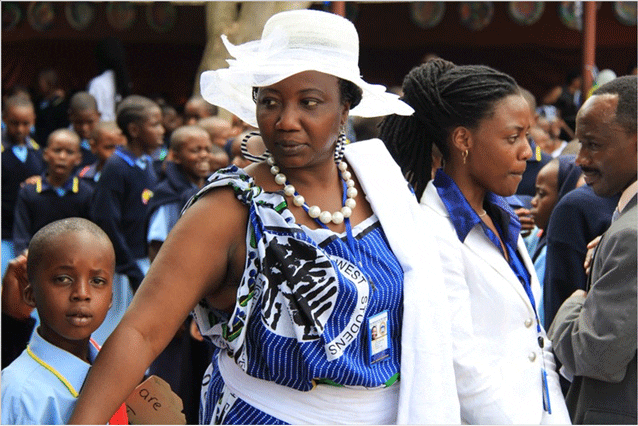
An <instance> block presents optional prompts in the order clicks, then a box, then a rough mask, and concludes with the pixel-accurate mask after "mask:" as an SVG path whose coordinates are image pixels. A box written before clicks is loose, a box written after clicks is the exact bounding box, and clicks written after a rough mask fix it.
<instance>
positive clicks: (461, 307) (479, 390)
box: [421, 181, 570, 424]
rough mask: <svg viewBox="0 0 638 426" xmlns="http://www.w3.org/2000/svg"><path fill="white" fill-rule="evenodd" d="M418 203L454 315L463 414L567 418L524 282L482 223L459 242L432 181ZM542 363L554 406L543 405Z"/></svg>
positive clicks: (478, 419) (535, 420)
mask: <svg viewBox="0 0 638 426" xmlns="http://www.w3.org/2000/svg"><path fill="white" fill-rule="evenodd" d="M421 207H422V208H423V212H424V220H425V221H426V226H427V227H429V228H430V229H431V230H432V232H434V234H435V238H436V241H437V243H438V245H439V253H440V257H441V265H442V267H443V276H444V281H445V286H446V289H447V291H448V298H449V302H450V303H449V305H450V309H451V315H452V340H453V358H454V370H455V376H456V386H457V391H458V396H459V401H460V405H461V418H462V421H463V422H464V423H470V424H522V423H524V424H543V423H570V418H569V414H568V412H567V408H566V406H565V401H564V398H563V395H562V393H561V390H560V385H559V382H558V375H557V373H556V364H555V362H554V356H553V354H552V352H551V343H550V341H549V340H548V339H547V337H546V335H545V331H544V330H541V336H542V337H543V338H544V348H541V347H540V345H539V342H538V337H539V334H538V331H537V327H536V318H535V315H534V310H533V308H532V304H531V302H530V300H529V298H528V296H527V294H526V293H525V289H524V287H523V285H522V284H521V282H520V281H519V280H518V278H517V277H516V275H515V274H514V272H513V271H512V269H511V268H510V266H509V265H508V263H507V261H506V260H505V258H504V257H503V255H502V254H501V252H500V251H499V250H498V249H497V248H496V247H495V245H494V244H493V243H492V242H491V241H490V240H489V239H488V238H487V236H486V235H485V233H484V232H483V229H482V227H481V226H480V225H476V226H474V228H472V230H471V231H470V233H469V234H468V235H467V237H466V239H465V241H464V242H461V241H460V240H459V238H458V236H457V234H456V231H455V230H454V227H453V225H452V222H451V220H450V217H449V214H448V211H447V209H446V208H445V205H444V204H443V201H442V200H441V198H440V197H439V195H438V193H437V191H436V187H435V186H434V184H433V183H432V182H431V181H430V182H429V184H428V186H427V188H426V190H425V192H424V194H423V197H422V198H421ZM518 251H519V253H520V254H521V258H522V259H523V262H524V264H525V266H526V267H527V270H528V271H530V274H531V276H532V280H531V281H532V282H531V284H532V291H533V294H534V298H535V300H539V297H540V285H539V282H538V278H537V277H536V273H535V272H534V265H533V264H532V261H531V259H530V257H529V255H528V254H527V250H526V249H525V245H524V243H523V240H522V238H520V237H519V240H518ZM543 365H544V366H545V369H546V371H547V379H548V386H549V395H550V404H551V409H552V414H551V415H549V414H548V413H547V412H545V411H544V410H543V401H542V378H541V375H542V373H541V371H542V367H543Z"/></svg>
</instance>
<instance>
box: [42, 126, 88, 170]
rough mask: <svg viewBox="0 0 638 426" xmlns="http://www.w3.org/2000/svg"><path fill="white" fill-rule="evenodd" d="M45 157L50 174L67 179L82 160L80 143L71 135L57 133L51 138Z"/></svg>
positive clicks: (45, 150)
mask: <svg viewBox="0 0 638 426" xmlns="http://www.w3.org/2000/svg"><path fill="white" fill-rule="evenodd" d="M43 158H44V161H45V162H46V163H47V166H48V167H47V172H48V173H49V175H50V176H53V177H56V178H59V179H62V180H66V179H67V178H68V177H69V176H71V173H73V169H75V168H76V167H77V166H78V165H79V164H80V162H81V161H82V154H81V153H80V144H79V143H78V140H77V139H75V138H73V137H71V136H70V135H65V134H58V135H55V136H53V137H51V138H50V139H49V142H48V143H47V147H46V148H45V149H44V153H43Z"/></svg>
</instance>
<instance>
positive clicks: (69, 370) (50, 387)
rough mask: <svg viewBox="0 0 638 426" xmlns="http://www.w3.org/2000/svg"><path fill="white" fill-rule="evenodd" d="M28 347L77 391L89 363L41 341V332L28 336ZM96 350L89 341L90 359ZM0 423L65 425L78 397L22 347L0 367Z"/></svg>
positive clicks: (95, 353)
mask: <svg viewBox="0 0 638 426" xmlns="http://www.w3.org/2000/svg"><path fill="white" fill-rule="evenodd" d="M27 348H28V349H29V348H30V349H31V352H32V353H33V355H35V357H37V358H39V359H40V360H41V361H42V362H43V363H46V364H47V365H49V366H50V367H52V368H53V369H54V370H55V371H57V372H58V373H59V374H60V376H61V377H63V378H64V379H66V381H67V382H68V385H69V386H70V387H71V388H72V389H73V390H74V391H75V393H76V395H77V392H79V391H80V389H81V388H82V384H83V383H84V379H85V378H86V375H87V373H88V372H89V369H90V368H91V365H90V364H87V363H86V362H84V361H82V360H81V359H80V358H78V357H76V356H75V355H72V354H71V353H70V352H67V351H65V350H64V349H61V348H59V347H57V346H54V345H52V344H51V343H49V342H47V341H46V340H44V339H43V338H42V337H41V336H40V333H38V332H35V333H33V335H32V336H31V340H30V341H29V345H28V346H27ZM97 352H98V349H97V348H96V347H95V346H93V345H92V344H91V343H89V360H90V361H91V363H93V361H94V360H95V357H96V356H97ZM0 382H1V384H2V424H40V425H44V424H66V423H67V422H68V420H69V418H70V417H71V412H72V411H73V408H74V407H75V402H76V400H77V396H74V395H73V394H72V393H71V390H70V389H69V387H67V386H66V385H65V384H64V383H63V382H62V380H61V379H60V378H58V377H56V375H55V374H53V373H52V372H51V371H49V370H48V369H47V368H45V367H44V366H43V365H42V364H41V363H39V362H38V361H36V360H35V359H34V358H33V357H32V356H31V355H29V353H28V352H27V350H26V349H25V350H24V351H22V353H21V354H20V356H19V357H18V358H16V359H15V361H13V362H12V363H11V364H10V365H9V366H8V367H7V368H5V369H4V370H2V378H1V379H0Z"/></svg>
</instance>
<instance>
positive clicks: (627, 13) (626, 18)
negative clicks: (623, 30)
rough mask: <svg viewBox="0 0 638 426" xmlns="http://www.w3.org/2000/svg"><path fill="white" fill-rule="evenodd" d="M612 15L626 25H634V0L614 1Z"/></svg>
mask: <svg viewBox="0 0 638 426" xmlns="http://www.w3.org/2000/svg"><path fill="white" fill-rule="evenodd" d="M614 15H616V19H618V21H619V22H620V23H621V24H623V25H627V26H634V27H635V26H636V16H637V14H636V2H635V1H616V2H614Z"/></svg>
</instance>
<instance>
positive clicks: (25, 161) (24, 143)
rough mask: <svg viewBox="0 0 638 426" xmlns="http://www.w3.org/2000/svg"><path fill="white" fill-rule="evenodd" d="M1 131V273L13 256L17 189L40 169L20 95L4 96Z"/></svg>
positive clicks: (27, 108) (28, 111) (29, 108)
mask: <svg viewBox="0 0 638 426" xmlns="http://www.w3.org/2000/svg"><path fill="white" fill-rule="evenodd" d="M2 118H3V122H4V123H5V129H4V130H3V131H2V161H0V163H1V164H2V274H4V271H5V270H6V267H7V264H8V263H9V261H10V260H11V259H13V258H14V257H15V251H14V249H13V214H14V211H15V206H16V200H17V199H18V190H19V189H20V184H22V183H23V182H24V181H25V180H26V179H27V178H29V177H31V176H34V175H39V174H40V173H42V171H43V170H44V162H43V161H42V152H41V151H40V147H39V145H38V144H37V143H36V142H35V141H34V140H33V138H31V137H30V136H29V133H30V132H31V128H32V127H33V125H34V123H35V108H34V106H33V103H32V102H31V101H30V100H29V99H27V98H25V97H24V96H20V95H16V96H12V97H9V98H7V99H6V100H5V101H4V107H3V117H2Z"/></svg>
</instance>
